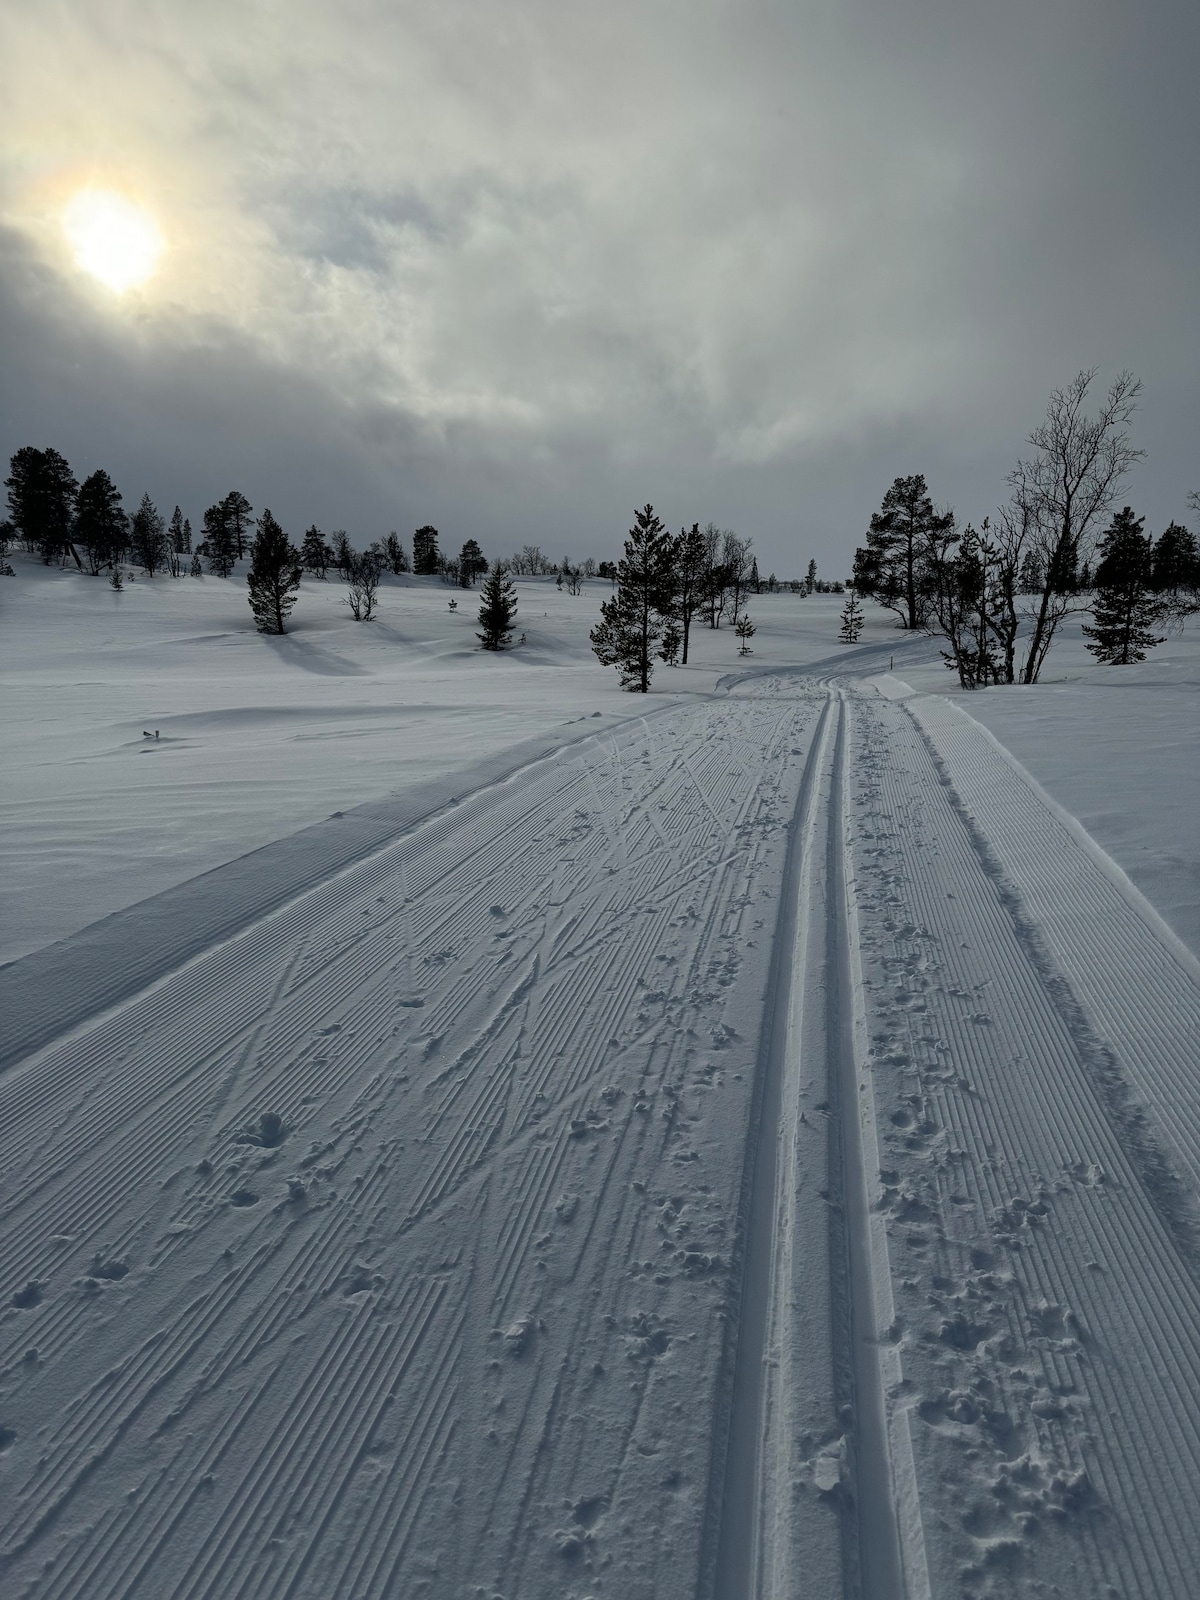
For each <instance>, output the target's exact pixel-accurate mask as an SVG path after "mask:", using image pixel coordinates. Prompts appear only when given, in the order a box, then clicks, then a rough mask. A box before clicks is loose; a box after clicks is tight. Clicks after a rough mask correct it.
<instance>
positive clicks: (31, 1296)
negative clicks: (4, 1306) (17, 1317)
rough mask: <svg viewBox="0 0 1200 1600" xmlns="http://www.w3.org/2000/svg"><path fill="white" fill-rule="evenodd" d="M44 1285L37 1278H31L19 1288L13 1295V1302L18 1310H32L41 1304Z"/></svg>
mask: <svg viewBox="0 0 1200 1600" xmlns="http://www.w3.org/2000/svg"><path fill="white" fill-rule="evenodd" d="M41 1298H42V1286H41V1284H40V1283H39V1282H38V1281H37V1279H36V1278H30V1280H29V1282H28V1283H27V1284H26V1285H25V1287H24V1288H23V1289H18V1290H17V1292H16V1294H14V1295H13V1297H12V1303H13V1305H14V1306H16V1308H17V1310H18V1311H32V1310H33V1308H34V1306H36V1305H38V1304H40V1302H41Z"/></svg>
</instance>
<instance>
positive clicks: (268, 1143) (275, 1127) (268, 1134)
mask: <svg viewBox="0 0 1200 1600" xmlns="http://www.w3.org/2000/svg"><path fill="white" fill-rule="evenodd" d="M287 1136H288V1129H287V1127H286V1126H285V1124H284V1120H283V1118H282V1117H281V1116H280V1115H279V1113H278V1112H277V1111H264V1112H263V1114H262V1116H261V1117H259V1119H258V1126H257V1127H256V1128H251V1129H249V1130H248V1131H247V1132H246V1133H243V1134H242V1135H241V1137H240V1138H239V1139H238V1143H239V1144H256V1145H258V1146H259V1147H260V1148H261V1149H263V1150H275V1149H277V1148H278V1147H279V1146H280V1145H281V1144H282V1143H283V1141H284V1140H285V1139H286V1138H287Z"/></svg>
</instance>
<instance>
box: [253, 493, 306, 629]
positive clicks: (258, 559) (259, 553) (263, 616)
mask: <svg viewBox="0 0 1200 1600" xmlns="http://www.w3.org/2000/svg"><path fill="white" fill-rule="evenodd" d="M246 582H247V584H248V586H249V590H250V594H249V600H250V609H251V611H253V613H254V624H255V627H257V629H258V631H259V633H283V632H284V626H283V625H284V623H285V621H286V620H287V617H288V614H289V612H290V611H291V609H292V607H293V606H294V605H295V603H296V590H297V589H298V588H299V587H300V552H299V551H298V550H297V549H296V548H295V546H294V545H292V544H290V543H289V542H288V536H287V534H286V533H284V531H283V529H282V528H281V527H280V526H279V524H278V522H276V520H275V518H274V517H273V516H272V515H271V513H270V511H268V510H265V509H264V511H263V514H262V516H261V517H259V519H258V537H257V538H256V539H255V541H254V546H253V549H252V550H251V563H250V571H249V573H248V574H247V578H246Z"/></svg>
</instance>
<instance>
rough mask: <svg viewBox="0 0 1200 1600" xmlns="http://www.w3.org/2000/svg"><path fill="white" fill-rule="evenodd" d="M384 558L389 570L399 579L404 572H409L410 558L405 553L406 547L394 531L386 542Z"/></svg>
mask: <svg viewBox="0 0 1200 1600" xmlns="http://www.w3.org/2000/svg"><path fill="white" fill-rule="evenodd" d="M383 558H384V560H385V561H386V562H387V564H388V568H389V570H390V571H391V572H392V573H394V574H395V576H396V577H399V576H400V574H401V573H402V572H407V571H408V557H407V556H406V555H405V553H404V546H403V545H402V544H401V543H400V538H399V535H398V534H397V533H396V532H395V530H394V529H393V531H392V532H391V533H389V534H388V536H387V538H386V539H385V540H384V545H383Z"/></svg>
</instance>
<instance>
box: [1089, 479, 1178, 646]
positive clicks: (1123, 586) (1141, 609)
mask: <svg viewBox="0 0 1200 1600" xmlns="http://www.w3.org/2000/svg"><path fill="white" fill-rule="evenodd" d="M1145 520H1146V519H1145V517H1135V516H1134V514H1133V512H1132V510H1131V509H1130V508H1129V506H1126V507H1125V508H1124V509H1123V510H1122V511H1119V512H1118V513H1117V515H1116V516H1115V517H1114V518H1113V520H1112V523H1111V525H1110V527H1109V529H1108V532H1107V533H1106V534H1105V535H1104V538H1103V539H1102V541H1101V543H1100V565H1099V566H1098V567H1097V569H1096V599H1095V601H1094V603H1093V605H1092V618H1093V624H1094V625H1093V626H1092V627H1088V626H1087V625H1086V624H1085V625H1084V629H1083V632H1084V635H1085V637H1086V638H1087V640H1088V641H1089V642H1088V646H1087V648H1088V649H1089V650H1090V651H1091V653H1092V654H1093V655H1094V656H1095V657H1096V659H1097V660H1098V661H1104V662H1107V663H1108V664H1109V665H1111V666H1119V667H1125V666H1130V665H1131V664H1132V663H1133V662H1135V661H1144V660H1145V659H1146V651H1147V650H1151V649H1153V648H1154V646H1155V645H1156V644H1161V643H1162V642H1163V636H1162V635H1161V634H1155V632H1154V631H1153V630H1154V624H1155V623H1156V622H1158V621H1159V620H1160V618H1161V615H1162V612H1161V607H1160V604H1159V601H1158V600H1157V599H1156V597H1155V596H1154V594H1153V593H1152V591H1151V589H1150V576H1151V541H1150V539H1149V538H1148V536H1147V535H1146V534H1144V533H1143V532H1142V525H1143V523H1144V522H1145Z"/></svg>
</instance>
